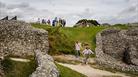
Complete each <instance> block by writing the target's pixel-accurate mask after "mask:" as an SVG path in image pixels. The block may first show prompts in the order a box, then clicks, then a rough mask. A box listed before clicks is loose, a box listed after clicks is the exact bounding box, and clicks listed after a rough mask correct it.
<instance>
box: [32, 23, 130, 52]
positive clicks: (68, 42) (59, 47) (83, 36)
mask: <svg viewBox="0 0 138 77" xmlns="http://www.w3.org/2000/svg"><path fill="white" fill-rule="evenodd" d="M32 26H33V27H36V28H41V29H45V30H47V31H48V32H49V43H50V54H61V53H63V54H74V42H75V41H80V42H81V43H87V44H89V45H90V47H91V49H92V50H93V51H94V50H95V47H96V38H95V37H96V34H97V33H98V32H99V31H102V30H103V29H106V28H113V27H115V28H121V29H128V26H125V25H123V26H122V25H116V26H113V27H104V26H96V27H83V28H82V27H76V28H73V27H64V28H63V27H51V26H48V25H42V24H32Z"/></svg>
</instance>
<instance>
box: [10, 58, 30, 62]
mask: <svg viewBox="0 0 138 77" xmlns="http://www.w3.org/2000/svg"><path fill="white" fill-rule="evenodd" d="M10 59H11V60H13V61H20V62H30V60H29V59H22V58H10Z"/></svg>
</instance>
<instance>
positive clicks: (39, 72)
mask: <svg viewBox="0 0 138 77" xmlns="http://www.w3.org/2000/svg"><path fill="white" fill-rule="evenodd" d="M35 55H36V60H37V64H38V67H37V68H36V71H35V72H33V73H32V75H30V77H59V72H58V70H57V67H56V65H55V64H54V60H53V58H52V57H51V56H49V55H47V54H44V53H42V52H41V51H39V50H36V51H35Z"/></svg>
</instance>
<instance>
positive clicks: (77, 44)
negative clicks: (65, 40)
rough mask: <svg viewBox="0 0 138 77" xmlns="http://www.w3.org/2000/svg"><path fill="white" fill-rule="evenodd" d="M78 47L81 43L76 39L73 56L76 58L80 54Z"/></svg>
mask: <svg viewBox="0 0 138 77" xmlns="http://www.w3.org/2000/svg"><path fill="white" fill-rule="evenodd" d="M80 49H81V43H79V42H78V41H76V43H75V50H76V52H75V56H76V58H78V57H79V56H80Z"/></svg>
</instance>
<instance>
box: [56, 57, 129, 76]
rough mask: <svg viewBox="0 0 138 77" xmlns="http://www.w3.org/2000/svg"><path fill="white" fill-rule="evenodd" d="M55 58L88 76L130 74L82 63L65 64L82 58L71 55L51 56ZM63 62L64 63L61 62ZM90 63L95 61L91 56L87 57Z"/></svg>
mask: <svg viewBox="0 0 138 77" xmlns="http://www.w3.org/2000/svg"><path fill="white" fill-rule="evenodd" d="M53 57H54V59H55V60H61V62H60V63H59V64H61V65H63V66H66V67H68V68H71V69H72V70H75V71H77V72H79V73H82V74H84V75H86V76H88V77H130V76H126V75H125V74H124V73H113V72H110V71H105V70H100V69H96V68H93V67H91V66H89V65H82V64H77V65H73V64H67V63H68V61H69V62H71V61H79V62H82V60H83V58H82V57H80V58H76V57H75V56H73V55H59V56H53ZM62 61H63V62H65V61H66V62H67V63H66V62H65V63H66V64H64V63H62ZM89 62H90V63H95V61H94V59H93V58H91V59H89Z"/></svg>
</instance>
